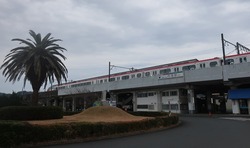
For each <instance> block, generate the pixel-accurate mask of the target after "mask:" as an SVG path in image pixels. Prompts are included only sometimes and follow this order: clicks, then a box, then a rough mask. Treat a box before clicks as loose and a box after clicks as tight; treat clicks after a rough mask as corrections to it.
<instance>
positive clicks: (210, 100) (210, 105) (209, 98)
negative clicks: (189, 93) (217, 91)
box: [206, 91, 214, 114]
mask: <svg viewBox="0 0 250 148" xmlns="http://www.w3.org/2000/svg"><path fill="white" fill-rule="evenodd" d="M206 97H207V111H208V113H209V114H211V113H212V112H213V105H214V99H213V98H212V94H211V91H207V95H206Z"/></svg>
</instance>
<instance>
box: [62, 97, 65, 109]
mask: <svg viewBox="0 0 250 148" xmlns="http://www.w3.org/2000/svg"><path fill="white" fill-rule="evenodd" d="M62 107H63V111H66V100H65V98H62Z"/></svg>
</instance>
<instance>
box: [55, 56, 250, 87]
mask: <svg viewBox="0 0 250 148" xmlns="http://www.w3.org/2000/svg"><path fill="white" fill-rule="evenodd" d="M249 54H250V53H243V54H239V55H238V54H237V55H229V56H226V58H228V57H237V56H242V55H249ZM218 59H222V58H220V57H214V58H209V59H204V60H198V59H189V60H183V61H179V62H173V63H168V64H162V65H156V66H150V67H145V68H140V69H134V70H133V71H124V72H118V73H114V74H110V77H114V76H119V75H123V74H131V73H138V72H142V71H147V70H154V69H160V68H166V67H169V66H180V65H184V64H193V63H196V62H206V61H211V60H218ZM103 78H108V75H102V76H97V77H91V78H87V79H82V80H77V81H72V82H67V83H63V84H61V85H60V86H63V85H67V84H74V83H79V82H86V81H91V80H94V79H103Z"/></svg>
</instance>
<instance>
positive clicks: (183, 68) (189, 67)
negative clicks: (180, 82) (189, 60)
mask: <svg viewBox="0 0 250 148" xmlns="http://www.w3.org/2000/svg"><path fill="white" fill-rule="evenodd" d="M195 68H196V66H195V65H187V66H183V67H182V70H183V71H186V70H194V69H195Z"/></svg>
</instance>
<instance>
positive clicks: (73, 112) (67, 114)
mask: <svg viewBox="0 0 250 148" xmlns="http://www.w3.org/2000/svg"><path fill="white" fill-rule="evenodd" d="M80 112H81V111H64V112H63V116H71V115H75V114H78V113H80Z"/></svg>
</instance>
